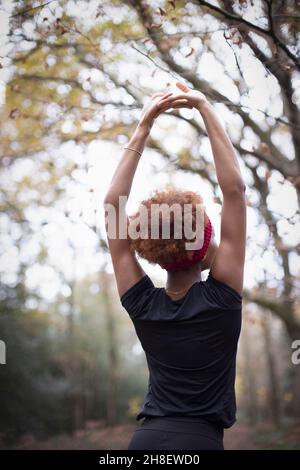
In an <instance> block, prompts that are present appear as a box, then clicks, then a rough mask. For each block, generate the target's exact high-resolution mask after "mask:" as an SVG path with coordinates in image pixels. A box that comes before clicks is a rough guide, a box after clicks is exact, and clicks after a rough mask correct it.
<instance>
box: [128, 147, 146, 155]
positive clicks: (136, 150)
mask: <svg viewBox="0 0 300 470" xmlns="http://www.w3.org/2000/svg"><path fill="white" fill-rule="evenodd" d="M124 149H128V150H133V151H134V152H137V153H139V154H140V156H142V152H140V151H139V150H136V149H132V148H130V147H124Z"/></svg>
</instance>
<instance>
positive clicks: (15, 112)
mask: <svg viewBox="0 0 300 470" xmlns="http://www.w3.org/2000/svg"><path fill="white" fill-rule="evenodd" d="M20 114H21V113H20V110H19V109H18V108H13V109H12V110H11V112H10V113H9V117H10V118H11V119H16V117H18V116H20Z"/></svg>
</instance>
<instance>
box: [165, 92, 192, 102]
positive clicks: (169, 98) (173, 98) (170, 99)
mask: <svg viewBox="0 0 300 470" xmlns="http://www.w3.org/2000/svg"><path fill="white" fill-rule="evenodd" d="M163 99H164V101H165V102H167V103H171V102H173V101H176V100H188V99H189V98H188V96H187V95H186V94H182V95H173V96H167V97H166V98H163Z"/></svg>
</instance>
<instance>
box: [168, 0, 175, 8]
mask: <svg viewBox="0 0 300 470" xmlns="http://www.w3.org/2000/svg"><path fill="white" fill-rule="evenodd" d="M168 3H170V5H171V6H172V7H173V8H174V10H175V7H176V3H175V0H169V1H168Z"/></svg>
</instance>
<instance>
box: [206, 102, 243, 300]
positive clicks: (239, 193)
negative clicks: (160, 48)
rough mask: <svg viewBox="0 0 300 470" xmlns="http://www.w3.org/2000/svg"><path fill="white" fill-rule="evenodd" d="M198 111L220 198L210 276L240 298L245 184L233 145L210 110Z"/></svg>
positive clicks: (207, 105) (207, 106)
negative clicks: (217, 235) (218, 229)
mask: <svg viewBox="0 0 300 470" xmlns="http://www.w3.org/2000/svg"><path fill="white" fill-rule="evenodd" d="M199 111H200V113H201V115H202V117H203V120H204V123H205V126H206V130H207V134H208V136H209V139H210V143H211V147H212V152H213V156H214V162H215V167H216V173H217V179H218V183H219V185H220V188H221V191H222V194H223V204H222V216H221V240H220V245H219V247H218V249H217V252H216V256H215V258H214V261H213V264H212V266H211V270H210V272H211V274H212V275H213V276H214V277H215V278H216V279H217V280H219V281H222V282H224V283H226V284H228V285H229V286H230V287H232V288H233V289H235V290H236V291H237V292H238V293H239V294H241V293H242V289H243V273H244V262H245V245H246V199H245V184H244V181H243V178H242V175H241V172H240V168H239V164H238V160H237V157H236V154H235V150H234V148H233V145H232V143H231V141H230V139H229V137H228V135H227V134H226V132H225V130H224V129H223V127H222V125H221V123H220V121H219V118H218V116H217V114H216V112H215V110H214V109H213V106H212V105H211V104H210V103H209V102H206V103H204V104H202V105H201V106H200V108H199Z"/></svg>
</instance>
